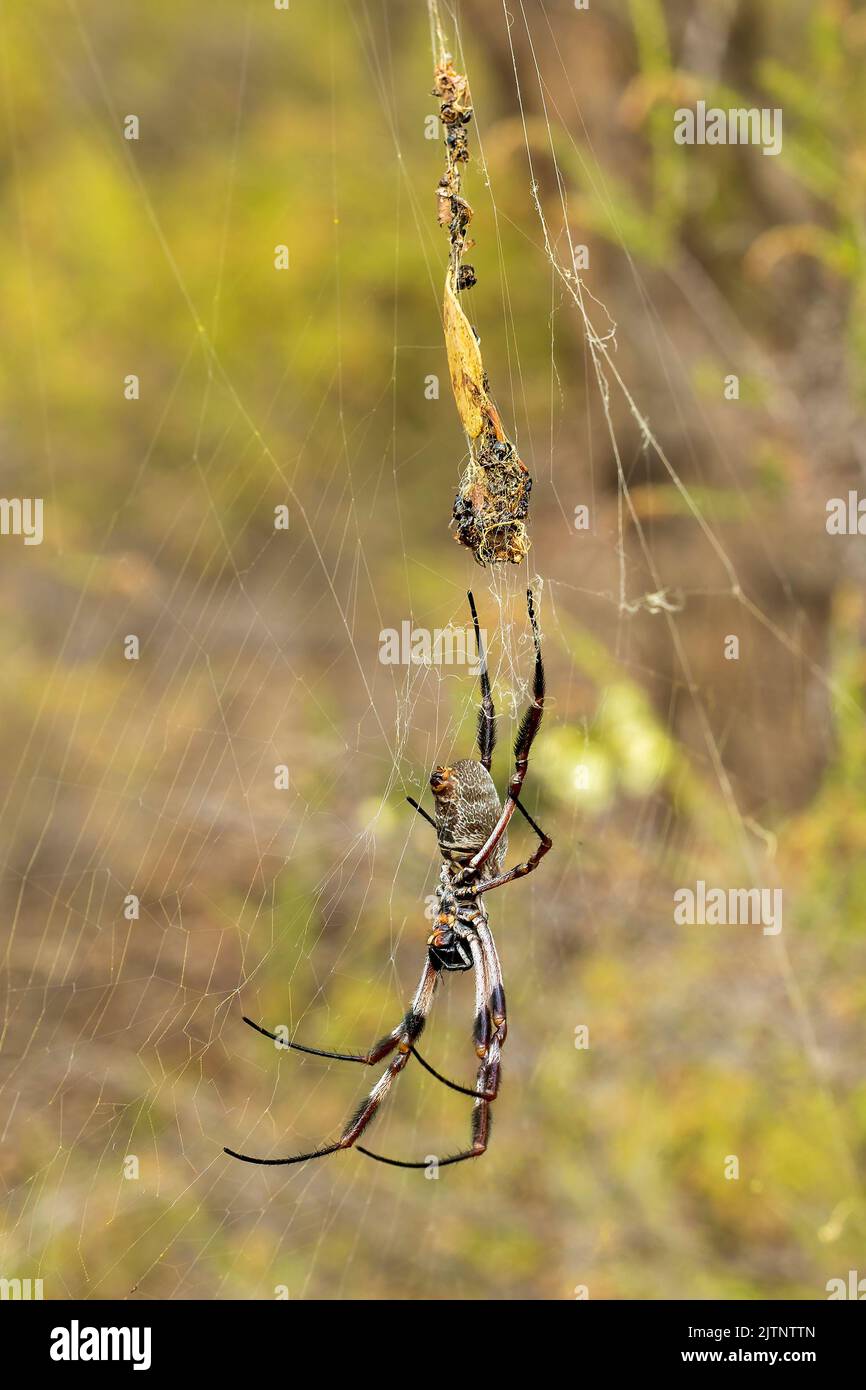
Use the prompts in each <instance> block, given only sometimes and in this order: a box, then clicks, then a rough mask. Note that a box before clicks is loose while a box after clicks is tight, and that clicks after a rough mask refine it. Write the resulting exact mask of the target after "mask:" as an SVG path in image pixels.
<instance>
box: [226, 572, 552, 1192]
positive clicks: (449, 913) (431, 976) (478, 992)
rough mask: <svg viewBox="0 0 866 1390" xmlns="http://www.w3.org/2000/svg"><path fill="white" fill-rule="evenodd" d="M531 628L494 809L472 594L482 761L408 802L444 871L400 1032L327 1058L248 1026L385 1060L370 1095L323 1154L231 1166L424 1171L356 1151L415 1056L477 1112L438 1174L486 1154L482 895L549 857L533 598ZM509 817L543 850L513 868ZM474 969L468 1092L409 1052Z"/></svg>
mask: <svg viewBox="0 0 866 1390" xmlns="http://www.w3.org/2000/svg"><path fill="white" fill-rule="evenodd" d="M527 605H528V608H529V621H530V624H531V626H532V638H533V642H534V645H535V671H534V674H533V680H532V700H531V702H530V705H529V707H528V709H527V710H526V713H525V714H524V716H523V719H522V720H521V723H520V727H519V729H518V731H517V738H516V739H515V742H514V771H513V773H512V775H511V778H510V781H509V783H508V791H507V793H506V797H505V802H504V804H503V803H502V802H500V800H499V795H498V793H497V791H496V786H495V783H494V781H493V778H492V777H491V776H490V764H491V760H492V758H493V746H494V744H495V742H496V715H495V712H494V709H493V697H492V695H491V691H490V678H489V676H488V674H487V667H486V664H485V660H484V652H483V650H482V646H481V632H480V629H479V626H478V615H477V613H476V611H475V601H474V599H473V598H472V595H471V594H470V595H469V606H470V609H471V611H472V621H473V623H474V625H475V640H476V642H477V643H478V657H479V661H480V666H481V708H480V710H479V714H478V757H477V758H462V759H460V760H459V761H458V762H455V763H451V764H450V765H449V766H447V767H446V766H440V767H436V768H434V769H433V772H432V774H431V777H430V788H431V790H432V792H433V797H434V801H435V810H436V817H435V819H434V818H433V816H430V815H428V814H427V812H426V811H425V810H423V809H422V808H421V807H420V806H419V805H418V802H417V801H414V800H413V799H412V797H411V796H410V797H409V798H408V800H409V802H410V803H411V805H412V806H414V807H415V810H416V811H418V812H420V814H421V815H422V816H423V817H424V819H425V820H426V821H429V823H430V824H431V825H432V826H433V828H434V830H435V831H436V839H437V842H438V846H439V853H440V855H441V856H442V864H441V868H440V871H439V886H438V887H437V890H436V912H435V915H434V923H433V930H432V932H431V933H430V935H429V937H428V938H427V959H426V960H425V962H424V969H423V971H422V972H421V981H420V983H419V985H418V988H417V990H416V991H415V997H414V998H413V1000H412V1003H411V1004H410V1006H409V1008H408V1010H407V1012H406V1013H405V1015H404V1016H403V1018H402V1020H401V1021H400V1023H398V1024H397V1026H396V1028H392V1030H391V1032H390V1033H387V1034H386V1035H385V1037H384V1038H382V1039H381V1041H379V1042H378V1043H376V1045H375V1046H374V1047H371V1048H370V1049H369V1051H368V1052H363V1053H360V1054H358V1053H351V1052H328V1051H325V1050H324V1049H322V1048H318V1047H305V1046H304V1045H303V1043H296V1042H286V1043H283V1042H282V1040H281V1039H279V1038H277V1037H276V1035H275V1034H274V1033H269V1032H268V1030H267V1029H266V1028H261V1027H260V1026H259V1024H257V1023H253V1022H252V1020H251V1019H249V1018H245V1019H244V1022H245V1023H248V1024H249V1025H250V1027H251V1028H255V1029H256V1030H257V1031H258V1032H259V1033H264V1034H265V1036H266V1037H269V1038H273V1039H274V1041H275V1042H280V1043H281V1045H282V1046H285V1047H291V1048H295V1050H296V1051H298V1052H311V1053H313V1054H314V1056H316V1057H332V1058H334V1059H335V1060H337V1061H341V1062H360V1063H363V1064H364V1065H366V1066H374V1065H375V1064H376V1063H377V1062H381V1061H382V1060H383V1058H385V1057H388V1056H391V1054H393V1056H392V1057H391V1061H390V1062H389V1064H388V1066H387V1067H386V1069H385V1071H384V1072H383V1073H382V1075H381V1077H380V1078H379V1080H378V1081H377V1082H376V1085H375V1086H374V1087H373V1089H372V1091H371V1092H370V1094H369V1096H367V1098H366V1100H365V1101H364V1103H363V1104H362V1105H361V1106H360V1108H359V1109H358V1110H357V1111H356V1112H355V1114H354V1115H353V1116H352V1118H351V1120H350V1121H349V1123H348V1124H347V1126H346V1128H345V1129H344V1130H343V1133H342V1134H341V1135H340V1138H339V1139H338V1140H337V1141H336V1143H333V1144H328V1145H326V1146H325V1147H324V1148H320V1149H314V1150H313V1151H312V1153H306V1154H295V1155H294V1156H293V1157H292V1158H251V1157H250V1156H249V1155H248V1154H239V1153H236V1152H235V1151H234V1149H226V1151H225V1152H226V1153H227V1154H230V1155H231V1157H232V1158H240V1159H242V1160H243V1161H244V1163H263V1164H269V1165H270V1164H282V1163H302V1162H303V1161H304V1160H305V1159H308V1158H323V1157H324V1155H325V1154H332V1153H336V1152H337V1150H338V1149H351V1148H352V1147H353V1146H354V1145H357V1148H358V1151H359V1153H362V1154H366V1155H367V1157H368V1158H375V1159H376V1160H377V1161H378V1162H380V1163H390V1164H393V1165H394V1166H395V1167H398V1168H424V1169H427V1168H428V1167H429V1162H428V1160H425V1161H424V1162H423V1163H410V1162H404V1161H403V1160H402V1159H395V1158H385V1157H384V1156H383V1155H382V1154H375V1153H371V1152H370V1150H369V1149H365V1148H362V1146H361V1145H360V1144H358V1142H357V1141H358V1139H359V1138H360V1137H361V1135H362V1134H363V1132H364V1130H365V1129H366V1128H367V1125H368V1124H369V1123H370V1121H371V1120H372V1119H373V1116H374V1115H375V1114H376V1112H377V1111H378V1109H379V1107H380V1105H381V1104H382V1101H383V1100H384V1099H385V1097H386V1096H387V1094H388V1092H389V1091H390V1089H391V1085H392V1082H393V1081H394V1078H395V1077H396V1076H399V1074H400V1072H401V1071H402V1070H403V1068H404V1067H405V1066H406V1063H407V1062H408V1061H409V1058H410V1057H413V1056H414V1057H416V1058H417V1059H418V1061H419V1062H420V1063H421V1065H422V1066H423V1067H425V1068H426V1069H427V1071H429V1072H431V1073H432V1074H433V1076H435V1077H436V1079H437V1080H438V1081H441V1082H443V1083H444V1085H446V1086H448V1087H450V1089H451V1090H452V1091H459V1092H460V1093H461V1094H462V1095H469V1096H472V1098H473V1100H474V1101H475V1105H474V1108H473V1111H472V1143H471V1147H470V1148H468V1149H465V1150H464V1151H463V1152H462V1153H459V1154H454V1155H452V1157H451V1158H443V1159H440V1160H439V1164H440V1167H442V1166H444V1165H445V1164H446V1163H462V1162H463V1161H464V1159H467V1158H478V1157H479V1156H480V1155H481V1154H483V1153H484V1152H485V1150H486V1148H487V1142H488V1139H489V1137H490V1106H491V1104H492V1102H493V1101H494V1100H495V1099H496V1096H497V1094H498V1092H499V1082H500V1077H501V1062H500V1058H501V1055H502V1048H503V1045H504V1043H505V1036H506V1031H507V1024H506V1018H505V990H504V988H503V985H502V970H501V968H500V965H499V957H498V955H497V953H496V946H495V943H494V941H493V935H492V933H491V931H490V927H489V925H488V921H487V909H486V907H485V902H484V898H483V896H482V895H483V894H485V893H488V892H489V891H490V890H491V889H492V888H501V887H503V886H504V885H505V884H506V883H511V882H512V881H513V880H514V879H516V878H521V877H522V876H523V875H524V874H529V873H532V870H533V869H535V868H537V867H538V864H539V863H540V861H541V859H542V857H543V856H544V855H545V854H546V853H547V851H548V850H549V849H550V848H551V844H552V842H551V840H550V837H549V836H548V835H546V834H545V833H544V831H543V830H542V829H541V827H540V826H539V825H536V823H535V821H534V820H533V819H532V817H531V816H530V814H529V812H528V811H527V810H526V808H525V807H524V806H522V805H521V802H520V799H519V798H520V790H521V787H522V786H523V779H524V777H525V776H526V770H527V768H528V766H529V750H530V748H531V747H532V742H533V739H534V738H535V735H536V734H537V733H538V729H539V726H540V724H541V716H542V712H543V708H544V666H543V665H542V661H541V639H540V637H539V634H538V625H537V623H536V621H535V609H534V607H533V603H532V593H531V592H530V593H528V594H527ZM515 810H517V811H520V813H521V815H522V816H523V817H524V819H525V820H527V821H528V822H529V824H530V826H531V827H532V829H533V830H534V831H535V834H536V835H537V836H538V840H539V843H538V845H537V847H536V849H535V850H534V852H533V853H532V854H531V855H530V856H529V858H528V859H527V860H525V862H524V863H522V864H515V866H514V868H513V869H503V867H502V865H503V861H504V858H505V849H506V845H507V837H506V833H505V832H506V827H507V825H508V822H509V821H510V820H511V817H512V815H513V814H514V812H515ZM443 970H445V971H451V970H473V971H474V974H475V1024H474V1028H473V1041H474V1044H475V1053H476V1056H477V1057H478V1058H479V1066H478V1072H477V1076H476V1084H475V1087H474V1089H470V1088H469V1087H468V1086H460V1085H458V1083H457V1082H456V1081H449V1080H448V1078H447V1077H444V1076H442V1075H441V1074H440V1073H439V1072H438V1071H436V1070H435V1068H433V1067H431V1066H430V1063H429V1062H425V1060H424V1058H423V1057H422V1056H421V1055H420V1053H419V1052H418V1049H417V1048H416V1046H415V1043H416V1041H417V1039H418V1038H419V1037H420V1035H421V1032H422V1030H423V1028H424V1024H425V1023H426V1021H427V1015H428V1014H429V1012H430V1008H431V1005H432V1003H433V995H434V993H435V991H436V986H437V985H438V983H439V980H440V977H441V974H442V971H443Z"/></svg>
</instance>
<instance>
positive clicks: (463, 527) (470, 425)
mask: <svg viewBox="0 0 866 1390" xmlns="http://www.w3.org/2000/svg"><path fill="white" fill-rule="evenodd" d="M439 32H440V39H441V29H440V31H439ZM433 94H434V96H437V97H438V98H439V116H440V119H441V121H442V124H443V126H444V128H445V150H446V168H445V172H444V174H443V175H442V177H441V179H440V180H439V184H438V187H437V189H436V198H437V210H438V219H439V223H440V225H441V226H444V227H447V228H448V236H449V240H450V243H451V252H450V256H449V260H448V270H447V274H446V276H445V296H444V301H443V307H442V322H443V327H444V330H445V347H446V351H447V354H448V371H449V373H450V376H451V389H452V391H453V392H454V400H455V403H456V405H457V413H458V415H459V416H460V422H461V424H462V426H463V429H464V430H465V432H466V437H467V439H468V441H469V462H468V464H467V466H466V469H465V470H464V473H463V476H462V478H461V479H460V483H459V486H458V489H457V496H456V498H455V500H454V510H453V515H452V525H453V527H454V531H455V538H456V540H458V541H459V542H460V543H461V544H462V545H465V546H467V547H468V548H469V549H470V550H471V551H472V553H473V555H474V556H475V559H476V560H477V561H478V563H479V564H481V565H486V564H491V563H493V564H496V563H502V562H504V561H508V562H510V563H512V564H518V563H519V562H520V561H521V560H522V559H523V558H524V556H525V555H526V553H527V551H528V550H529V536H528V534H527V530H526V516H527V513H528V511H529V493H530V489H531V487H532V479H531V478H530V476H529V470H528V469H527V467H526V465H525V464H524V463H523V462H522V461H521V459H520V458H519V456H518V453H517V450H516V448H515V447H514V445H513V444H512V442H511V440H510V439H509V438H508V436H507V435H506V433H505V430H504V428H503V425H502V421H501V419H500V416H499V412H498V411H497V409H496V407H495V405H494V404H493V401H492V400H491V399H490V392H489V387H488V383H487V375H486V373H485V371H484V363H483V361H482V357H481V348H480V347H479V344H478V336H477V334H476V332H475V330H474V328H473V327H472V325H471V323H470V322H469V319H468V318H467V317H466V314H465V313H464V312H463V308H462V305H461V304H460V301H459V296H460V294H461V293H462V292H463V290H466V289H470V288H471V287H472V285H474V284H475V271H474V269H473V267H472V266H470V265H466V264H465V263H464V261H463V257H464V254H465V252H466V251H467V249H468V248H469V247H470V246H472V244H473V243H472V241H471V240H470V239H469V238H468V236H467V229H468V227H469V223H470V222H471V220H472V208H471V207H470V206H469V204H468V203H467V201H466V199H465V198H464V197H463V195H462V192H461V182H460V181H461V175H460V171H461V166H462V165H464V164H466V163H468V160H469V141H468V138H467V133H466V127H467V126H468V124H469V122H470V121H471V119H472V104H471V97H470V94H469V84H468V82H467V80H466V77H465V76H464V75H463V74H462V73H458V72H456V71H455V69H454V65H453V63H452V61H451V57H450V55H449V54H447V53H445V52H444V51H443V52H442V54H441V59H440V61H439V62H438V63H437V65H436V69H435V84H434V88H433Z"/></svg>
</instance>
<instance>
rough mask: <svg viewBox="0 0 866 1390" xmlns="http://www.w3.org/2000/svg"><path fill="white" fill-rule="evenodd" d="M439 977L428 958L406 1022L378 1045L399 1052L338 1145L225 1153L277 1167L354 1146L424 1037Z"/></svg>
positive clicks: (320, 1156) (349, 1124)
mask: <svg viewBox="0 0 866 1390" xmlns="http://www.w3.org/2000/svg"><path fill="white" fill-rule="evenodd" d="M438 979H439V971H438V970H437V969H436V967H435V966H433V965H432V964H431V963H430V961H429V960H427V961H425V963H424V969H423V971H422V972H421V981H420V984H419V985H418V989H417V990H416V992H415V997H414V999H413V1000H412V1003H411V1005H410V1007H409V1009H408V1011H407V1012H406V1014H405V1016H404V1018H403V1021H402V1023H401V1024H400V1025H399V1027H398V1028H396V1029H395V1030H394V1032H393V1033H390V1034H389V1035H388V1037H387V1038H383V1039H382V1042H381V1043H379V1044H377V1048H381V1047H384V1048H385V1053H387V1052H391V1051H393V1050H394V1048H395V1047H396V1048H397V1055H396V1057H394V1059H393V1060H392V1061H391V1062H390V1064H389V1065H388V1066H387V1067H386V1068H385V1071H384V1072H383V1073H382V1075H381V1076H380V1078H379V1080H378V1081H377V1082H376V1084H375V1086H374V1087H373V1089H372V1091H371V1092H370V1094H369V1096H367V1098H366V1100H364V1102H363V1103H362V1104H361V1105H360V1106H359V1107H358V1109H357V1110H356V1111H355V1113H354V1114H353V1115H352V1117H351V1119H350V1120H349V1122H348V1124H347V1125H346V1127H345V1128H344V1130H343V1133H342V1134H341V1135H340V1138H339V1139H338V1140H337V1142H336V1143H335V1144H329V1145H327V1147H325V1148H321V1149H313V1151H312V1152H311V1153H306V1154H295V1155H293V1157H291V1158H253V1157H251V1156H250V1155H249V1154H242V1153H238V1152H237V1151H236V1150H235V1149H224V1150H223V1152H224V1153H227V1154H228V1155H229V1156H230V1157H231V1158H238V1159H240V1160H241V1162H242V1163H258V1164H262V1165H265V1166H268V1167H276V1166H278V1165H282V1164H289V1163H305V1162H306V1161H307V1159H310V1158H324V1157H325V1156H326V1155H327V1154H332V1153H336V1152H337V1151H338V1150H339V1149H350V1148H351V1147H352V1145H353V1144H354V1143H355V1142H356V1140H357V1139H358V1138H359V1137H360V1135H361V1134H362V1133H363V1132H364V1130H365V1129H366V1127H367V1125H368V1124H369V1123H370V1121H371V1120H372V1118H373V1116H374V1115H375V1114H376V1111H377V1110H378V1109H379V1106H380V1105H381V1104H382V1101H383V1100H384V1099H385V1097H386V1096H387V1094H388V1092H389V1091H390V1089H391V1085H392V1083H393V1081H394V1078H395V1077H396V1076H399V1074H400V1072H401V1071H402V1070H403V1068H404V1067H405V1065H406V1063H407V1062H408V1060H409V1058H410V1056H411V1054H412V1047H413V1045H414V1043H415V1040H416V1038H418V1037H419V1036H420V1034H421V1032H422V1030H423V1028H424V1024H425V1023H426V1021H427V1015H428V1014H429V1012H430V1006H431V1004H432V1003H433V994H434V991H435V989H436V984H437V981H438ZM252 1026H253V1027H254V1028H255V1027H257V1025H256V1024H253V1025H252ZM258 1031H259V1032H264V1029H258ZM271 1036H272V1035H271ZM305 1050H306V1051H311V1050H312V1049H309V1048H308V1049H305ZM376 1050H377V1049H376V1048H374V1049H373V1052H375V1051H376ZM325 1055H327V1054H325ZM368 1055H369V1056H372V1055H373V1053H372V1052H371V1053H370V1054H368ZM348 1060H349V1061H356V1060H363V1059H357V1058H354V1057H349V1058H348Z"/></svg>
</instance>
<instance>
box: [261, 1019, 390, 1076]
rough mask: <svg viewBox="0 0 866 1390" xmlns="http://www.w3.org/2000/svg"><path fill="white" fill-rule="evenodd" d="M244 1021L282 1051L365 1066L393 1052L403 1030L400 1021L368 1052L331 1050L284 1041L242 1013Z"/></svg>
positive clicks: (374, 1063)
mask: <svg viewBox="0 0 866 1390" xmlns="http://www.w3.org/2000/svg"><path fill="white" fill-rule="evenodd" d="M404 1021H405V1020H404ZM244 1023H246V1024H248V1025H249V1027H250V1028H254V1029H255V1030H256V1032H257V1033H261V1034H262V1035H263V1036H264V1037H266V1038H271V1039H272V1040H273V1041H274V1042H275V1043H278V1044H279V1046H280V1048H281V1049H282V1050H284V1051H288V1050H289V1049H290V1048H291V1050H292V1051H294V1052H306V1053H308V1054H309V1055H310V1056H311V1057H327V1058H329V1059H330V1060H331V1061H332V1062H360V1063H361V1064H362V1065H363V1066H365V1067H372V1066H375V1065H376V1063H377V1062H381V1060H382V1058H383V1057H387V1056H388V1053H389V1052H393V1051H394V1048H395V1047H396V1046H397V1043H398V1042H399V1041H400V1036H401V1033H402V1031H403V1023H402V1022H401V1023H399V1024H398V1025H397V1027H396V1028H393V1029H392V1030H391V1032H390V1033H386V1035H385V1037H384V1038H381V1039H380V1040H379V1042H377V1043H376V1044H375V1045H374V1046H373V1047H371V1048H370V1050H369V1051H368V1052H331V1051H330V1050H329V1049H327V1048H324V1047H307V1046H306V1045H305V1044H304V1043H296V1042H289V1041H288V1039H286V1040H285V1041H284V1040H283V1039H282V1038H278V1037H277V1035H276V1033H271V1032H269V1031H268V1029H267V1028H263V1027H262V1025H261V1024H260V1023H253V1020H252V1019H251V1018H247V1016H246V1014H244Z"/></svg>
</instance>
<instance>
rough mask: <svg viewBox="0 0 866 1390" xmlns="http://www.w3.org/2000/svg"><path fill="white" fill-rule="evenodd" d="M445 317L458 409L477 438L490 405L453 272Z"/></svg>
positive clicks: (448, 283)
mask: <svg viewBox="0 0 866 1390" xmlns="http://www.w3.org/2000/svg"><path fill="white" fill-rule="evenodd" d="M442 319H443V323H444V326H445V347H446V350H447V352H448V370H449V372H450V373H451V387H452V390H453V392H454V399H455V401H456V402H457V410H458V413H459V415H460V419H461V421H462V422H463V428H464V429H465V431H466V433H467V434H468V435H469V438H470V439H477V438H478V436H479V434H480V433H481V431H482V429H483V427H484V419H485V407H486V406H487V404H488V401H487V393H486V391H485V390H484V366H483V364H482V362H481V351H480V349H479V347H478V340H477V339H476V337H475V334H474V333H473V332H472V326H471V324H470V322H469V320H468V318H467V317H466V315H465V314H464V312H463V310H462V309H461V307H460V305H459V303H458V301H457V296H456V294H455V293H454V290H453V288H452V286H451V275H450V271H449V274H448V276H447V277H446V280H445V302H444V304H443V306H442Z"/></svg>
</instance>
